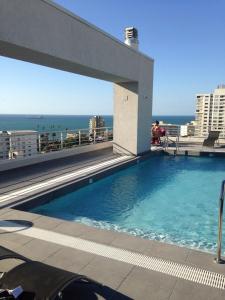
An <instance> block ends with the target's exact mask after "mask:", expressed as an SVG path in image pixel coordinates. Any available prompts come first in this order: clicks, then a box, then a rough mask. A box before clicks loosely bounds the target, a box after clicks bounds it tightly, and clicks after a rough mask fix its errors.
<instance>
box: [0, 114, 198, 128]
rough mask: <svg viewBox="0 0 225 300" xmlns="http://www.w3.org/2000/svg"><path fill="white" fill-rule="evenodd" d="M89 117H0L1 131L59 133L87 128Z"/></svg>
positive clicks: (179, 119) (177, 119)
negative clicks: (26, 130) (27, 130)
mask: <svg viewBox="0 0 225 300" xmlns="http://www.w3.org/2000/svg"><path fill="white" fill-rule="evenodd" d="M90 117H91V116H90V115H86V116H84V115H82V116H79V115H74V116H72V115H71V116H60V115H59V116H56V115H0V131H1V130H25V129H29V130H37V131H61V130H66V129H69V130H73V129H83V128H88V127H89V119H90ZM103 117H104V119H105V125H106V127H112V126H113V116H103ZM153 120H163V121H164V122H165V123H173V124H185V123H187V122H190V121H192V120H194V116H153Z"/></svg>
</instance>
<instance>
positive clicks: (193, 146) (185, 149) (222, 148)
mask: <svg viewBox="0 0 225 300" xmlns="http://www.w3.org/2000/svg"><path fill="white" fill-rule="evenodd" d="M160 148H161V149H163V147H160ZM155 149H156V148H155ZM166 151H167V152H169V153H174V151H177V153H178V154H181V155H196V156H201V155H207V154H208V153H212V154H216V155H221V156H225V144H220V145H218V144H215V146H214V147H206V146H203V145H202V143H201V142H196V141H193V140H190V141H188V140H187V141H185V139H183V140H182V141H180V142H179V143H178V148H177V147H176V145H175V143H174V144H171V145H170V146H169V147H168V148H167V149H166Z"/></svg>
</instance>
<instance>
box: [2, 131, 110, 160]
mask: <svg viewBox="0 0 225 300" xmlns="http://www.w3.org/2000/svg"><path fill="white" fill-rule="evenodd" d="M112 140H113V129H112V127H101V128H92V130H90V129H89V128H85V129H76V130H64V131H43V132H34V133H32V134H31V135H30V136H29V137H27V136H26V138H24V137H21V136H19V135H18V138H15V137H13V139H11V138H10V136H9V141H7V142H5V143H3V142H2V141H1V142H0V161H3V160H8V159H20V158H25V157H32V156H34V155H38V154H44V153H48V152H53V151H60V150H63V149H71V148H75V147H81V146H85V145H91V144H97V143H103V142H108V141H112Z"/></svg>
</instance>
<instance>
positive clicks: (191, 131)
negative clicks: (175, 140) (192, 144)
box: [180, 121, 196, 136]
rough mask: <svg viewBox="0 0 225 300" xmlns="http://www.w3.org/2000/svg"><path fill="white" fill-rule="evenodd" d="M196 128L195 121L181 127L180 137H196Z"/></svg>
mask: <svg viewBox="0 0 225 300" xmlns="http://www.w3.org/2000/svg"><path fill="white" fill-rule="evenodd" d="M195 128H196V122H195V121H191V122H189V123H187V124H185V125H180V136H194V135H195Z"/></svg>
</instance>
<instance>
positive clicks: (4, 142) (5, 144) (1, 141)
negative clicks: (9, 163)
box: [0, 131, 10, 159]
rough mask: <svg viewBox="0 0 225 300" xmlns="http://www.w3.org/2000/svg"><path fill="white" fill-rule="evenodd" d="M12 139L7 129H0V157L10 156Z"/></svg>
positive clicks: (6, 157)
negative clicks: (10, 139)
mask: <svg viewBox="0 0 225 300" xmlns="http://www.w3.org/2000/svg"><path fill="white" fill-rule="evenodd" d="M9 149H10V141H9V135H8V132H7V131H0V159H8V158H9Z"/></svg>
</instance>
